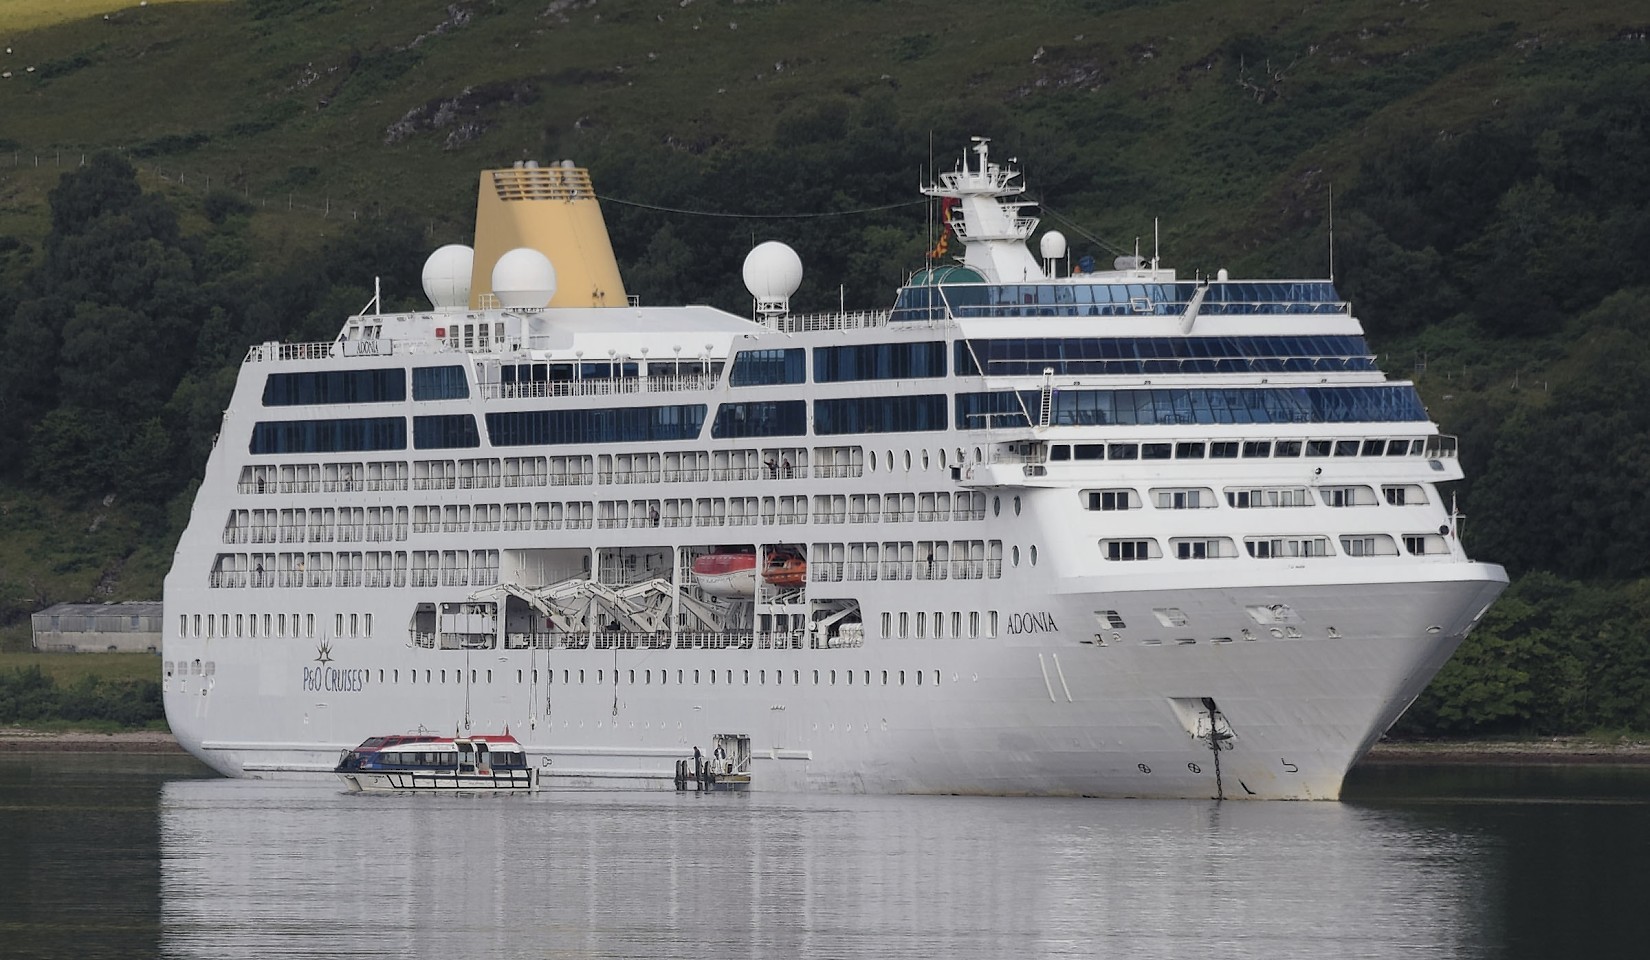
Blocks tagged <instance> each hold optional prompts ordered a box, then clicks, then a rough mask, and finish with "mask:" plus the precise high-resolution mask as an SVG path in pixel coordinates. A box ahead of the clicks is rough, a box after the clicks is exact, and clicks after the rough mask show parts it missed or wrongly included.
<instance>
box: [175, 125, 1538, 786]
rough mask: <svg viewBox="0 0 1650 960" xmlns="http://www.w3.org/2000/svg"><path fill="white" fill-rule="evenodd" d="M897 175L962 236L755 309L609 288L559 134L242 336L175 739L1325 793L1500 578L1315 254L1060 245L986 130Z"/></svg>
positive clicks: (542, 759)
mask: <svg viewBox="0 0 1650 960" xmlns="http://www.w3.org/2000/svg"><path fill="white" fill-rule="evenodd" d="M923 192H924V193H926V194H927V195H928V196H929V197H930V198H932V199H931V202H933V203H935V204H936V205H937V206H938V207H939V208H940V209H942V210H943V222H944V227H945V231H946V232H945V238H946V239H945V243H944V244H943V245H942V246H946V245H948V246H950V248H951V249H950V250H943V249H937V250H936V251H935V254H936V255H935V256H931V258H930V259H929V260H928V262H927V263H926V264H925V265H923V266H922V268H921V269H918V270H916V271H915V272H914V273H913V274H911V275H910V278H909V280H908V282H907V283H906V284H905V285H904V286H903V287H901V288H900V289H899V290H898V292H897V294H896V295H895V297H894V299H893V302H892V305H891V307H890V308H889V309H886V310H880V311H866V312H849V311H847V310H839V311H837V312H831V313H824V314H802V313H796V312H792V310H791V308H790V302H789V301H790V297H791V296H792V294H794V293H795V291H796V290H797V289H798V285H799V283H800V280H801V277H802V269H803V268H802V264H801V262H800V259H799V258H798V256H797V254H796V253H795V252H794V251H792V250H791V249H790V248H789V247H787V246H785V245H783V244H781V243H777V242H771V241H770V242H767V243H763V244H761V245H759V246H757V247H756V248H755V249H753V250H752V251H751V252H750V255H749V256H748V257H747V258H746V260H745V262H744V265H743V274H744V279H745V282H746V286H747V287H748V289H749V290H750V293H751V310H750V312H749V316H737V315H734V314H731V313H728V312H725V311H722V310H719V309H715V308H712V307H708V306H670V307H657V306H651V305H643V304H640V303H638V302H637V301H636V300H635V298H633V297H630V296H628V295H627V294H626V292H625V289H624V286H623V281H622V279H621V277H620V274H619V270H618V267H617V263H616V260H615V257H614V255H613V252H612V248H611V244H610V242H609V238H608V234H607V229H606V226H605V223H604V221H603V219H602V214H601V209H600V204H599V201H598V199H597V197H596V194H595V191H594V189H593V187H592V185H591V181H590V178H589V174H588V172H587V171H585V170H583V169H580V168H577V167H575V166H574V165H573V164H572V163H571V162H560V163H550V164H544V165H540V164H538V163H535V162H524V163H519V164H517V165H516V166H514V167H512V168H510V169H499V170H490V171H486V172H483V173H482V174H481V177H480V184H479V198H478V202H477V213H476V232H475V239H474V246H465V245H457V244H455V245H449V246H446V247H443V248H441V249H439V250H437V251H435V253H434V254H432V255H431V256H430V258H429V260H428V261H427V262H426V264H425V267H424V287H425V292H426V293H427V295H428V298H429V301H430V303H431V308H430V309H429V310H426V311H421V312H414V313H387V312H383V311H382V310H381V309H379V307H378V304H377V300H376V299H375V301H374V302H373V303H372V304H369V305H368V306H367V307H366V308H365V309H364V310H363V311H362V313H361V315H359V316H354V317H350V318H348V319H347V320H346V321H345V322H344V324H343V327H342V329H341V330H340V332H339V333H338V335H337V337H336V338H335V339H333V340H331V341H329V342H324V343H277V342H269V343H262V344H258V345H255V346H252V347H251V348H250V350H249V351H248V353H247V356H246V359H245V362H244V364H243V365H242V367H241V372H240V376H239V380H238V382H237V384H236V387H235V391H234V394H233V398H232V400H231V401H230V405H229V408H228V410H227V411H226V412H225V414H224V417H223V425H222V430H221V432H220V434H219V436H218V439H217V441H216V445H215V449H214V450H213V451H212V453H211V456H210V459H209V461H208V464H207V467H206V473H205V476H204V478H203V480H202V483H201V486H200V490H199V494H198V495H197V498H196V500H195V503H194V506H193V511H192V514H191V516H190V520H189V524H188V528H187V530H186V531H185V533H184V534H183V537H182V540H181V542H180V543H179V546H178V549H177V554H176V558H175V561H174V564H173V567H172V569H171V572H170V573H169V575H168V577H167V579H166V590H165V624H164V633H165V637H164V650H163V661H164V697H165V704H166V712H167V717H168V720H169V722H170V723H171V727H172V730H173V732H174V733H175V734H176V735H177V737H178V739H179V740H180V741H181V742H182V743H183V745H184V746H185V747H187V748H188V749H189V750H190V751H191V752H192V753H194V754H195V755H196V756H198V757H200V758H201V759H202V760H204V761H205V762H206V763H207V764H209V765H211V766H212V767H214V768H215V769H217V770H219V771H221V772H222V773H224V774H227V775H230V776H236V777H284V776H304V775H314V776H321V775H328V774H330V772H331V771H332V769H333V767H334V766H335V765H336V764H337V762H338V757H339V755H340V753H341V752H342V751H344V750H346V749H348V748H349V747H351V746H353V745H354V744H357V743H360V742H361V741H362V740H363V739H365V738H367V737H372V736H383V735H391V734H399V733H404V732H408V731H416V730H420V729H422V730H430V731H441V732H453V733H456V734H463V735H471V734H494V733H497V734H502V733H506V732H508V733H509V734H511V735H513V736H515V737H516V738H517V739H519V740H520V741H521V743H522V744H523V745H524V747H525V748H526V750H527V753H528V756H529V758H530V760H531V762H532V763H533V764H535V765H536V766H538V767H539V768H540V769H541V771H542V773H543V782H544V784H545V786H546V787H547V788H551V789H554V788H555V787H556V786H557V785H561V786H567V787H573V786H578V787H589V786H597V787H608V786H612V787H621V786H623V787H654V788H658V789H669V788H670V786H671V784H672V782H673V779H674V778H675V777H676V773H677V770H678V766H677V763H678V761H681V760H684V759H687V758H692V757H694V756H695V754H696V753H698V752H699V749H700V748H701V747H704V746H707V745H708V744H710V743H711V742H712V741H713V740H718V741H729V742H735V741H736V742H739V743H741V744H745V743H746V742H747V740H748V748H749V755H750V758H751V761H750V766H749V772H750V780H751V789H753V790H819V791H838V792H886V793H896V792H897V793H935V794H996V795H1017V794H1024V795H1073V796H1096V797H1178V798H1220V799H1335V798H1337V797H1338V796H1339V793H1340V790H1341V784H1342V781H1343V778H1344V777H1345V775H1346V773H1347V770H1348V769H1349V768H1350V767H1351V766H1352V764H1353V763H1355V762H1356V761H1357V760H1358V758H1359V757H1361V756H1362V755H1363V754H1364V753H1365V752H1366V751H1367V750H1368V749H1369V747H1370V746H1371V745H1372V744H1373V743H1374V742H1375V741H1376V740H1377V739H1378V738H1379V737H1380V736H1381V735H1382V733H1383V732H1384V731H1385V730H1386V729H1387V728H1388V727H1389V726H1390V725H1391V724H1392V723H1393V722H1394V721H1395V720H1396V719H1397V718H1398V717H1399V715H1401V714H1402V713H1403V712H1404V710H1405V709H1406V708H1407V707H1408V706H1409V704H1410V703H1411V702H1412V701H1413V700H1414V699H1415V697H1416V696H1417V695H1418V694H1419V693H1420V692H1421V690H1422V689H1423V688H1424V687H1425V686H1426V684H1427V683H1428V681H1429V680H1430V679H1431V678H1432V677H1433V675H1434V674H1435V673H1436V672H1437V671H1438V669H1439V668H1440V666H1442V665H1443V663H1444V662H1445V661H1446V660H1447V659H1448V658H1449V656H1450V655H1451V653H1452V652H1453V651H1454V650H1455V648H1456V647H1457V646H1458V645H1459V644H1460V642H1461V640H1462V638H1463V637H1465V636H1466V635H1467V633H1468V632H1469V631H1471V630H1472V628H1473V627H1474V625H1476V624H1477V623H1478V621H1479V619H1480V618H1481V617H1482V616H1483V615H1484V612H1485V611H1486V610H1487V609H1488V608H1489V606H1490V604H1491V603H1492V602H1493V601H1494V599H1495V598H1496V596H1497V595H1498V594H1499V593H1500V591H1501V590H1502V589H1503V588H1504V587H1505V586H1506V582H1507V580H1506V574H1505V572H1504V571H1503V570H1502V568H1501V567H1499V566H1495V565H1492V564H1485V563H1480V562H1476V561H1473V560H1471V559H1469V558H1468V556H1467V555H1466V553H1465V552H1464V550H1463V548H1462V543H1461V540H1460V537H1459V531H1460V520H1461V518H1460V516H1459V515H1458V513H1457V512H1456V510H1455V509H1454V507H1453V505H1452V504H1446V502H1445V497H1444V496H1443V495H1441V494H1440V491H1439V484H1441V483H1445V482H1448V481H1452V480H1457V479H1460V477H1461V476H1462V474H1461V469H1460V466H1459V461H1458V459H1457V456H1456V444H1455V439H1454V438H1453V437H1450V436H1446V435H1442V434H1440V432H1439V431H1438V428H1437V426H1436V425H1435V424H1434V423H1432V422H1431V421H1430V420H1429V419H1428V415H1427V412H1426V410H1425V408H1424V407H1423V405H1422V403H1421V400H1420V397H1419V395H1418V394H1417V392H1416V390H1415V387H1414V386H1413V384H1411V383H1408V382H1404V381H1398V380H1389V379H1387V378H1386V377H1385V375H1383V373H1382V372H1381V371H1380V370H1379V369H1378V368H1377V366H1376V362H1375V359H1376V358H1375V357H1374V356H1372V355H1371V353H1370V351H1369V348H1368V346H1367V344H1366V342H1365V339H1364V336H1363V330H1362V328H1361V326H1360V324H1359V321H1358V320H1357V319H1355V318H1354V316H1353V315H1352V312H1351V310H1350V308H1349V305H1348V304H1347V303H1346V302H1344V301H1342V300H1341V299H1340V298H1339V296H1338V294H1337V293H1336V290H1335V287H1334V285H1333V283H1332V282H1330V281H1327V280H1246V279H1236V278H1232V277H1229V276H1227V274H1226V271H1224V270H1222V271H1220V272H1219V273H1218V274H1216V275H1215V276H1212V277H1203V278H1193V279H1182V278H1179V277H1177V276H1176V273H1175V271H1174V270H1172V269H1169V268H1166V267H1164V266H1162V265H1161V264H1160V263H1159V262H1158V259H1157V258H1156V257H1155V256H1154V257H1153V258H1150V259H1142V258H1140V257H1119V258H1117V259H1116V261H1115V262H1114V263H1112V264H1111V265H1110V267H1111V269H1105V268H1104V267H1099V268H1096V266H1095V264H1094V263H1093V262H1092V259H1091V258H1087V257H1083V258H1078V259H1077V261H1076V262H1075V263H1073V262H1072V258H1071V257H1070V256H1069V255H1068V252H1067V249H1066V247H1067V244H1066V241H1065V239H1064V238H1063V237H1061V236H1060V235H1059V234H1058V233H1056V232H1053V231H1045V232H1043V233H1041V234H1039V233H1038V218H1037V217H1035V216H1033V215H1031V214H1032V211H1031V209H1030V208H1031V206H1032V204H1031V203H1030V202H1029V201H1027V200H1025V199H1024V196H1025V194H1024V184H1023V180H1022V177H1021V175H1020V173H1019V171H1018V170H1016V169H1015V168H1014V166H1013V164H1012V163H1008V164H1005V163H1001V162H998V161H994V160H993V159H992V158H991V156H990V152H989V144H988V143H987V142H986V141H985V140H984V139H976V141H975V142H974V143H973V144H972V145H971V146H970V148H969V149H968V150H967V151H966V152H964V154H963V156H962V158H961V160H960V161H959V162H958V163H957V164H956V167H955V168H954V169H953V170H951V171H950V172H946V173H943V174H940V175H939V176H938V177H937V178H936V181H935V182H933V183H932V184H931V185H929V186H927V187H926V188H924V191H923ZM1034 241H1035V243H1036V252H1035V253H1034V252H1033V247H1032V244H1033V242H1034ZM913 266H916V265H913ZM730 269H731V265H730ZM730 738H731V739H730Z"/></svg>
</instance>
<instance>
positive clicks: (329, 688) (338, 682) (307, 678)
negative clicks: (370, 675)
mask: <svg viewBox="0 0 1650 960" xmlns="http://www.w3.org/2000/svg"><path fill="white" fill-rule="evenodd" d="M303 669H304V690H305V691H306V692H312V693H360V692H361V691H362V690H364V689H366V686H367V671H366V670H361V669H356V670H339V669H337V668H335V667H304V668H303Z"/></svg>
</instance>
